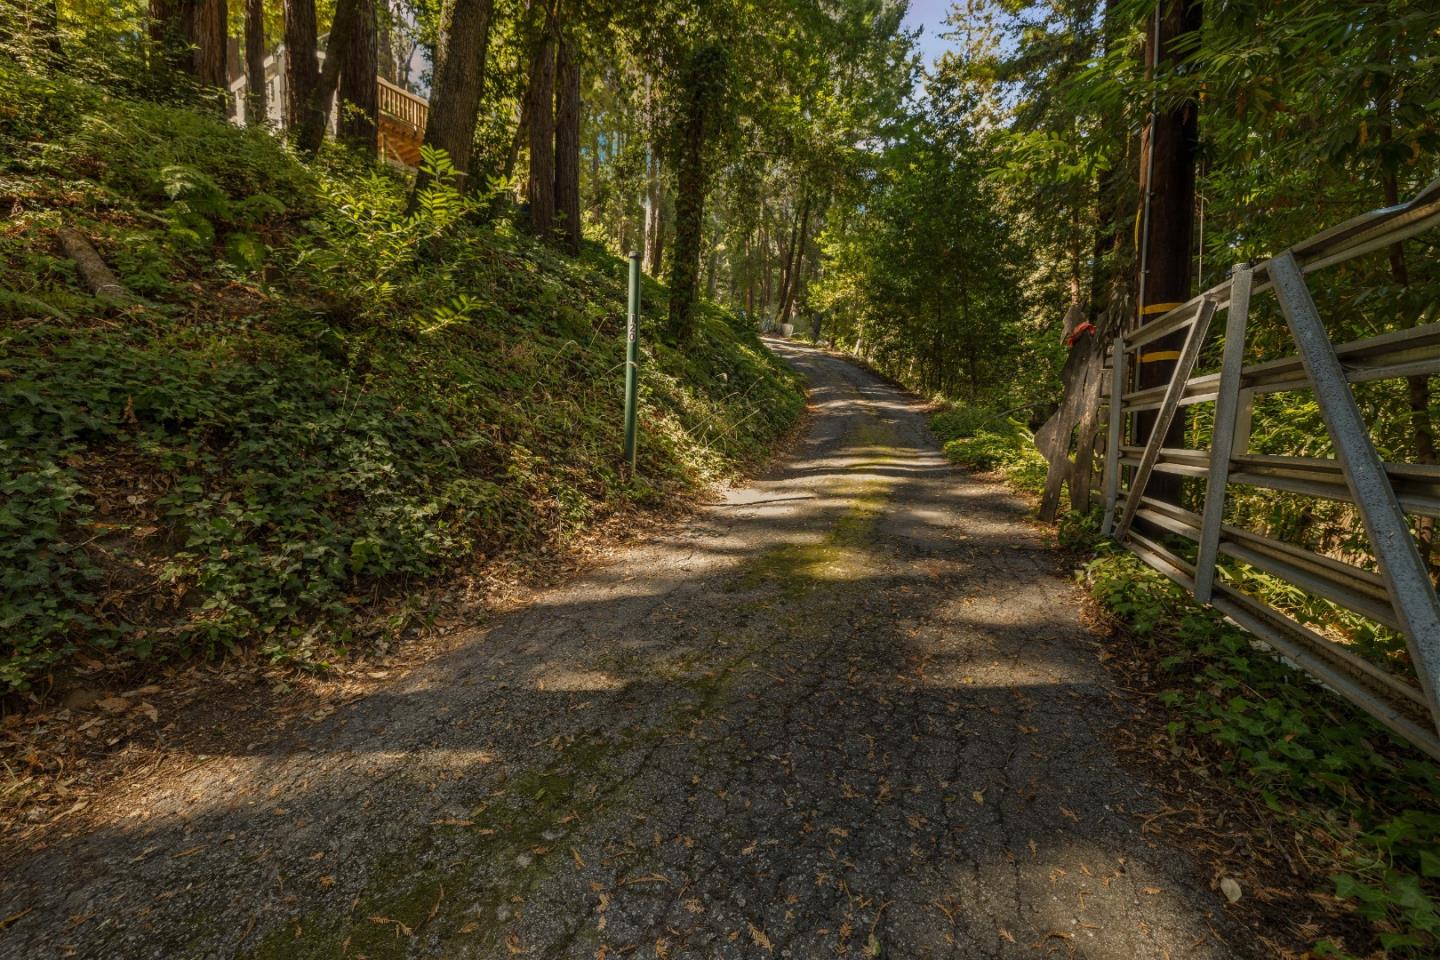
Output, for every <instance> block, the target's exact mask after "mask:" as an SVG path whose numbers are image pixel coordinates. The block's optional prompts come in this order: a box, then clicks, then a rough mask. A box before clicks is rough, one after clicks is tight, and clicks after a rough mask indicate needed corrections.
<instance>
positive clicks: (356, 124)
mask: <svg viewBox="0 0 1440 960" xmlns="http://www.w3.org/2000/svg"><path fill="white" fill-rule="evenodd" d="M353 6H354V8H355V10H354V19H353V22H352V24H351V27H350V29H349V30H348V31H347V32H346V34H345V49H344V50H339V51H335V52H336V53H338V54H340V57H341V60H340V122H339V125H338V127H337V131H338V133H339V137H340V139H341V140H343V141H345V142H346V143H349V144H351V145H353V146H356V147H362V148H368V149H370V150H372V151H373V150H374V149H375V134H376V126H377V124H378V122H379V116H378V115H379V110H380V105H379V102H378V99H377V98H378V92H377V90H376V87H375V75H376V73H378V69H379V57H378V53H379V51H378V49H377V47H376V31H375V0H354V2H353Z"/></svg>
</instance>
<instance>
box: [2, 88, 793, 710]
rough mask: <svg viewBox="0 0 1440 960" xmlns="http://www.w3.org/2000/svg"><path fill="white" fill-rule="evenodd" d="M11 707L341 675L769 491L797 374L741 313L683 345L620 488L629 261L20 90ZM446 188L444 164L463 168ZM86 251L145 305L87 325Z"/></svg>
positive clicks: (5, 553) (5, 512) (703, 324)
mask: <svg viewBox="0 0 1440 960" xmlns="http://www.w3.org/2000/svg"><path fill="white" fill-rule="evenodd" d="M0 88H3V89H5V90H7V91H10V93H8V94H7V95H6V96H5V97H4V98H3V106H0V157H4V158H5V159H4V161H3V166H0V196H3V199H4V209H5V210H6V221H5V225H4V229H3V231H0V319H3V326H0V578H3V579H0V584H3V587H0V695H3V696H4V697H5V698H8V699H9V700H10V701H11V702H12V703H14V702H18V701H23V700H26V699H37V698H40V697H42V696H43V695H44V694H45V693H46V691H48V690H50V689H51V688H52V687H53V686H55V685H56V684H57V683H58V684H59V685H60V686H63V685H64V683H65V682H66V678H67V677H73V676H74V674H75V673H76V672H77V671H79V672H81V673H96V672H110V671H115V672H118V674H120V675H123V676H133V675H134V674H136V673H140V674H143V673H145V672H146V671H147V670H148V669H149V666H150V665H153V664H156V663H160V662H164V661H167V660H174V659H176V658H185V657H196V656H212V655H216V654H219V653H223V652H224V651H228V650H246V651H250V652H256V651H258V652H260V653H262V654H264V655H267V656H270V657H274V658H277V659H283V660H288V661H290V662H293V663H299V664H306V665H322V664H324V663H325V662H327V661H331V660H333V659H334V658H336V657H337V656H341V655H343V653H344V651H345V650H347V649H348V648H352V647H355V646H373V645H375V644H377V643H379V644H385V643H387V642H389V641H390V640H392V639H393V638H394V636H395V635H397V634H398V633H399V631H400V630H402V629H403V628H404V627H405V626H406V625H407V624H408V623H411V622H413V620H414V619H415V618H416V617H417V616H419V615H420V611H418V610H416V609H415V603H414V602H413V601H412V600H411V599H410V597H411V596H412V595H413V594H414V593H415V592H416V591H415V588H416V587H417V586H418V585H421V584H424V583H432V582H435V580H436V578H438V577H441V576H443V575H445V574H447V573H450V572H453V571H455V570H457V569H458V568H460V567H461V566H462V565H465V566H466V568H467V569H473V568H474V565H475V564H477V563H478V562H481V561H484V560H485V559H487V558H496V557H508V558H512V559H513V558H517V557H518V558H529V557H537V556H540V555H545V554H556V553H559V552H563V551H564V550H565V549H566V547H567V545H568V544H570V543H572V542H573V541H574V539H575V538H576V537H577V536H578V535H579V534H580V533H582V532H583V531H585V530H587V529H591V528H593V527H594V525H595V524H597V523H598V522H600V521H602V520H604V519H606V518H608V517H614V516H616V515H617V514H619V513H621V512H623V511H627V510H632V509H635V508H643V507H652V506H658V505H661V504H663V503H665V502H667V501H669V500H671V499H673V498H675V497H677V496H681V495H684V494H686V493H688V492H693V491H696V490H698V489H700V488H702V487H704V486H705V485H707V484H709V483H712V482H714V481H717V480H720V479H722V478H724V477H726V476H728V475H732V474H734V473H735V472H736V471H738V470H740V469H741V468H742V467H743V465H744V464H746V463H747V462H749V461H752V460H754V459H755V458H758V457H760V456H762V455H763V454H764V452H765V451H766V450H767V449H768V448H769V446H770V445H771V443H772V442H773V441H774V440H775V439H776V438H777V437H778V436H779V435H780V434H781V433H782V432H783V431H784V430H785V429H786V428H787V427H788V426H789V425H790V424H791V423H792V422H793V421H794V420H795V418H796V417H797V416H798V414H799V412H800V410H801V409H802V406H803V398H802V396H801V393H800V391H799V390H798V389H797V385H796V383H795V381H794V379H793V376H792V375H791V374H790V373H789V372H788V371H787V370H785V369H783V368H782V367H781V365H780V364H778V362H776V361H775V360H774V359H773V358H772V357H771V356H770V355H769V353H768V352H767V351H766V350H765V349H764V348H763V347H762V346H761V345H760V343H759V341H758V340H757V338H756V336H755V334H754V333H753V332H752V331H751V330H749V329H747V328H746V327H744V326H743V325H741V324H739V323H738V322H737V321H736V320H735V318H734V317H732V316H731V315H729V314H727V313H725V312H723V311H721V310H719V309H718V308H714V307H711V306H705V307H703V308H702V317H701V320H700V323H699V333H698V334H697V336H696V337H695V339H694V341H693V342H692V343H690V344H688V345H686V346H684V347H674V346H671V345H667V344H665V343H663V342H661V340H660V339H659V335H658V330H657V328H656V324H655V321H656V320H657V319H658V318H659V317H660V316H661V315H662V313H663V310H664V305H665V297H666V291H665V289H664V287H663V286H660V285H658V284H655V283H652V282H649V281H647V282H646V284H645V288H644V301H645V309H646V316H647V321H646V323H645V324H644V326H643V327H642V335H643V338H644V343H645V347H644V351H643V353H644V356H643V363H644V373H643V377H642V381H641V413H640V418H641V427H642V431H643V442H642V445H641V453H640V461H639V469H638V471H637V474H636V476H635V477H634V478H628V477H626V476H624V475H623V474H622V472H621V470H620V464H619V459H620V458H619V448H620V440H621V436H620V432H621V422H620V421H621V399H622V397H621V395H622V387H621V377H622V372H623V367H622V362H623V346H622V337H623V327H624V312H625V287H624V271H625V264H624V263H623V261H621V260H618V259H616V258H615V257H612V256H610V255H608V254H607V253H605V252H604V251H602V250H600V249H599V248H598V247H595V246H593V245H591V246H587V248H586V249H585V251H584V252H583V253H582V255H581V256H580V257H579V258H578V259H573V260H572V259H569V258H566V257H564V256H562V255H560V254H558V253H556V252H554V251H553V250H551V249H550V248H549V247H547V246H545V245H544V244H541V243H538V242H536V241H534V240H533V239H531V238H529V237H527V236H526V235H525V234H524V233H523V231H521V230H519V229H518V228H517V226H516V225H515V224H514V223H513V222H512V219H511V218H510V217H508V216H503V215H502V216H490V215H488V214H487V213H486V211H487V210H491V209H494V207H493V206H492V205H491V204H490V203H489V200H488V198H479V199H476V198H472V197H470V196H466V195H462V194H461V193H460V192H458V191H457V190H455V189H454V188H452V187H451V186H449V185H448V184H447V183H446V178H445V177H443V176H442V177H441V178H440V180H439V183H438V184H437V186H435V187H433V188H432V189H430V190H429V191H428V192H427V193H426V194H425V195H424V197H423V202H422V204H421V208H420V210H419V211H418V212H417V213H416V214H414V215H406V213H405V211H404V200H405V194H406V190H407V183H406V181H405V179H404V178H403V177H401V176H399V175H397V174H396V173H394V172H392V171H389V170H386V169H383V168H379V167H377V166H375V165H373V164H370V163H368V162H363V161H361V160H359V159H357V158H355V157H352V156H346V155H344V154H342V153H341V152H339V151H336V152H333V153H329V154H325V155H322V157H321V158H319V159H318V160H316V161H314V162H311V163H302V162H301V161H300V160H298V159H297V158H296V157H295V156H294V155H293V154H291V153H290V152H288V151H287V150H286V149H285V148H284V147H283V146H282V145H281V144H280V143H279V142H278V141H277V140H276V139H275V138H274V137H272V136H270V135H268V134H266V133H264V132H261V131H254V130H239V129H236V128H234V127H231V126H229V125H228V124H226V123H224V122H222V121H221V120H220V119H219V118H218V117H211V116H206V115H204V114H202V113H199V112H196V111H194V110H191V109H187V108H184V107H169V106H160V105H155V104H150V103H144V102H139V101H133V100H127V99H123V98H118V97H114V96H111V95H107V94H106V93H104V92H102V91H101V90H99V89H97V88H94V87H90V86H86V85H84V84H80V83H73V82H67V81H53V80H43V79H37V78H35V77H33V76H29V75H25V74H23V73H21V72H19V71H18V70H16V69H15V68H14V67H10V66H0ZM442 159H443V158H442ZM66 227H73V228H76V229H78V230H79V231H80V232H81V233H82V234H84V235H85V236H86V237H88V238H89V240H90V242H91V243H93V245H94V247H95V248H96V249H97V251H98V252H99V254H100V255H101V257H102V258H103V259H104V260H105V261H106V263H107V264H108V265H109V266H110V268H111V269H112V270H113V271H114V272H115V273H116V274H117V275H118V277H119V279H120V281H121V282H122V283H123V284H124V286H125V287H126V288H128V290H129V291H130V292H131V293H133V294H134V295H135V296H136V297H137V298H139V302H136V303H130V304H125V303H119V302H115V301H113V300H107V299H105V298H101V297H95V296H92V295H90V294H89V293H88V292H87V291H86V289H85V286H84V285H83V284H82V283H81V282H80V280H79V278H78V276H77V273H76V269H75V265H74V264H73V263H72V262H71V261H70V260H69V259H68V258H67V257H66V256H64V255H63V254H62V253H61V251H60V248H59V245H58V243H57V233H58V231H59V230H60V229H62V228H66Z"/></svg>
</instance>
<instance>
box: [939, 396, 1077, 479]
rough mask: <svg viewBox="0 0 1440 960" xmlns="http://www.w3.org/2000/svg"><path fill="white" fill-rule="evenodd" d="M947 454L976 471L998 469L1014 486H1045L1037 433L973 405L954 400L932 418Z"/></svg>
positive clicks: (1002, 415)
mask: <svg viewBox="0 0 1440 960" xmlns="http://www.w3.org/2000/svg"><path fill="white" fill-rule="evenodd" d="M930 429H931V430H932V431H933V432H934V433H935V435H936V437H938V438H939V439H940V441H941V442H942V443H943V444H944V449H945V455H946V456H947V457H949V458H950V459H951V460H952V461H954V462H955V463H958V464H961V465H963V466H966V467H970V468H971V469H974V470H984V471H990V470H998V471H999V472H1000V473H1001V474H1002V475H1003V476H1004V477H1005V479H1006V481H1008V482H1009V483H1010V484H1012V485H1013V486H1015V487H1017V488H1019V489H1021V490H1026V491H1029V492H1031V493H1038V492H1039V491H1041V490H1043V489H1044V487H1045V474H1046V472H1047V469H1048V467H1047V464H1046V462H1045V458H1044V457H1042V456H1041V455H1040V451H1039V450H1037V449H1036V448H1035V435H1034V434H1032V433H1031V432H1030V430H1029V429H1028V428H1027V427H1026V426H1025V425H1024V424H1022V423H1020V422H1019V421H1018V420H1015V419H1013V418H1011V417H1009V416H1007V415H1006V414H1003V413H997V412H996V411H994V410H991V409H989V408H987V407H983V406H978V405H974V404H965V403H953V404H949V405H947V406H946V408H945V409H943V410H941V411H940V412H939V413H937V414H935V415H934V416H933V417H931V419H930Z"/></svg>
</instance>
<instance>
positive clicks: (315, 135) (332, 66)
mask: <svg viewBox="0 0 1440 960" xmlns="http://www.w3.org/2000/svg"><path fill="white" fill-rule="evenodd" d="M363 2H364V0H338V2H337V3H336V4H335V16H334V18H333V19H332V20H331V22H330V36H329V38H328V39H327V41H326V44H325V64H324V66H322V67H321V68H320V77H319V79H318V80H316V82H315V87H314V89H313V91H312V92H311V100H312V102H311V104H310V109H309V110H307V111H306V113H305V120H304V122H303V123H301V125H300V129H299V130H298V131H297V132H296V137H295V143H296V146H298V147H299V148H300V150H301V152H303V153H307V154H311V155H313V154H314V153H315V152H316V151H317V150H319V149H320V144H322V143H323V142H324V141H325V132H326V131H327V130H329V129H330V105H331V103H332V102H333V101H334V99H335V90H336V88H337V87H338V86H339V84H340V70H341V68H342V66H343V65H344V63H345V54H346V53H347V52H348V51H349V47H350V35H351V34H352V33H354V31H355V26H356V19H357V17H358V16H359V8H360V4H361V3H363Z"/></svg>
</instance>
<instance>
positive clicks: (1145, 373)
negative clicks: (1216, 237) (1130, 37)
mask: <svg viewBox="0 0 1440 960" xmlns="http://www.w3.org/2000/svg"><path fill="white" fill-rule="evenodd" d="M1203 12H1204V7H1203V5H1202V4H1201V2H1200V0H1169V2H1167V3H1166V4H1165V5H1164V6H1163V7H1162V9H1161V12H1160V29H1159V44H1158V48H1157V47H1156V43H1155V36H1154V24H1153V22H1152V23H1151V24H1150V34H1149V37H1148V39H1147V41H1146V42H1147V45H1148V47H1149V48H1150V51H1151V56H1150V62H1151V63H1152V64H1154V65H1155V69H1156V72H1157V73H1158V72H1159V71H1162V70H1166V69H1173V68H1175V67H1176V66H1177V65H1178V64H1179V63H1180V61H1181V59H1182V58H1183V56H1184V54H1183V52H1182V51H1183V50H1184V49H1185V47H1186V45H1187V44H1188V43H1190V42H1191V41H1192V39H1193V38H1191V37H1188V36H1187V35H1188V34H1193V33H1197V32H1198V31H1199V30H1200V27H1201V22H1202V16H1203ZM1198 106H1199V105H1198V102H1197V101H1196V99H1195V98H1194V97H1193V96H1190V97H1187V98H1186V99H1184V100H1183V101H1181V102H1179V103H1177V104H1174V105H1173V106H1170V107H1168V108H1166V106H1165V105H1164V104H1163V103H1162V104H1161V106H1160V110H1159V112H1158V113H1157V114H1156V116H1155V118H1154V120H1153V122H1152V124H1151V126H1150V142H1149V144H1148V149H1149V151H1150V153H1151V155H1152V158H1153V159H1149V160H1147V158H1145V157H1143V156H1142V158H1141V171H1142V176H1144V171H1145V170H1146V169H1147V167H1149V168H1151V169H1153V177H1152V179H1151V180H1150V182H1148V183H1146V184H1145V185H1144V189H1145V190H1146V191H1148V193H1149V196H1150V216H1149V223H1148V224H1147V225H1146V229H1145V240H1146V242H1147V243H1148V246H1147V248H1146V250H1147V254H1146V259H1147V263H1146V264H1144V266H1143V269H1144V270H1145V272H1144V274H1143V275H1141V276H1140V277H1139V281H1138V282H1139V289H1140V296H1141V302H1142V303H1143V304H1144V306H1145V309H1146V310H1149V311H1158V312H1149V313H1147V314H1146V315H1144V316H1142V317H1141V318H1140V320H1141V322H1142V323H1147V322H1151V321H1153V320H1155V319H1156V318H1158V317H1159V316H1160V315H1161V312H1163V308H1162V306H1161V305H1163V304H1178V303H1184V302H1185V301H1186V300H1188V299H1189V298H1190V279H1191V269H1192V263H1193V259H1194V257H1193V251H1192V250H1191V237H1192V234H1193V231H1194V225H1195V156H1196V152H1197V148H1198V144H1199V136H1198V129H1199V124H1198V116H1199V114H1198ZM1142 196H1143V194H1142ZM1184 344H1185V331H1183V330H1182V331H1177V332H1176V333H1173V334H1171V335H1169V336H1166V337H1162V338H1161V339H1159V340H1157V341H1155V342H1154V343H1152V344H1150V345H1148V346H1147V347H1146V348H1145V349H1144V350H1142V351H1141V355H1140V357H1139V360H1140V364H1139V367H1140V369H1139V374H1138V378H1139V386H1140V387H1141V388H1142V389H1143V388H1145V387H1154V386H1161V385H1163V384H1166V383H1168V382H1169V380H1170V376H1171V374H1172V373H1174V371H1175V360H1174V359H1173V358H1174V357H1175V356H1176V355H1177V351H1179V350H1180V348H1181V347H1183V346H1184ZM1167 357H1168V358H1169V359H1165V358H1167ZM1156 416H1157V413H1156V412H1155V411H1145V412H1143V413H1140V414H1139V415H1138V416H1137V418H1136V440H1137V442H1138V443H1141V444H1144V443H1145V442H1147V441H1148V439H1149V437H1150V431H1151V430H1152V429H1153V428H1154V425H1155V420H1156ZM1163 442H1164V444H1165V445H1166V446H1171V447H1177V446H1183V445H1184V442H1185V418H1184V417H1179V416H1177V417H1175V419H1174V420H1172V421H1171V425H1170V430H1169V432H1168V433H1167V434H1166V436H1165V439H1164V441H1163ZM1146 493H1147V494H1148V495H1149V496H1152V497H1154V498H1155V499H1157V500H1160V501H1162V502H1164V503H1174V504H1178V503H1179V502H1180V494H1181V485H1180V478H1179V477H1174V476H1171V475H1169V474H1162V473H1159V472H1157V473H1154V474H1152V475H1151V478H1150V483H1149V486H1148V488H1147V490H1146Z"/></svg>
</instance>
